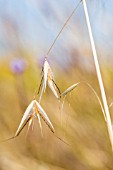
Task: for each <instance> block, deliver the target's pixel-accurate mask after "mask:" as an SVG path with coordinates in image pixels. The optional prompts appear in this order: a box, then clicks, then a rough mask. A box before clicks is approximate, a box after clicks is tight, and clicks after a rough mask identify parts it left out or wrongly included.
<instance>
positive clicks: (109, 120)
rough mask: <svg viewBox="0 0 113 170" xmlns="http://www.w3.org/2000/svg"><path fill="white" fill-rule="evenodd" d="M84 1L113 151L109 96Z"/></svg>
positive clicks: (84, 5) (84, 0) (84, 1)
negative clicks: (106, 91) (107, 95)
mask: <svg viewBox="0 0 113 170" xmlns="http://www.w3.org/2000/svg"><path fill="white" fill-rule="evenodd" d="M82 2H83V7H84V13H85V17H86V23H87V27H88V32H89V37H90V42H91V47H92V53H93V57H94V63H95V67H96V72H97V77H98V82H99V86H100V91H101V96H102V101H103V106H104V109H105V114H106V123H107V128H108V133H109V138H110V142H111V146H112V151H113V130H112V124H111V118H110V112H109V108H108V104H107V98H106V94H105V89H104V84H103V80H102V76H101V71H100V66H99V62H98V57H97V52H96V47H95V42H94V38H93V34H92V29H91V25H90V20H89V15H88V10H87V5H86V0H82Z"/></svg>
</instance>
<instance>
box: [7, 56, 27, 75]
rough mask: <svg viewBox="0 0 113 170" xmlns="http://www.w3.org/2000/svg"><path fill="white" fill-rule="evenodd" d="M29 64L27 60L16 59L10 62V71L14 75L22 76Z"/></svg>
mask: <svg viewBox="0 0 113 170" xmlns="http://www.w3.org/2000/svg"><path fill="white" fill-rule="evenodd" d="M27 66H28V64H27V61H26V60H25V59H22V58H16V59H13V60H12V61H11V62H10V69H11V71H12V72H13V73H14V74H21V73H23V72H24V71H25V69H26V68H27Z"/></svg>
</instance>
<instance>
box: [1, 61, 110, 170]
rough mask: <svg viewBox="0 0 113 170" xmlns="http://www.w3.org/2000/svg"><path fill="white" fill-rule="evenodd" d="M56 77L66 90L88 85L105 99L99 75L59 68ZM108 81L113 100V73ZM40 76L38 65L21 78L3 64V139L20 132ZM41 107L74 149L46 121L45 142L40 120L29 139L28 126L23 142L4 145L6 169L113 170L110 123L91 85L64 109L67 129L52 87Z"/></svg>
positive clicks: (75, 93) (107, 72)
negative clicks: (19, 126) (54, 132)
mask: <svg viewBox="0 0 113 170" xmlns="http://www.w3.org/2000/svg"><path fill="white" fill-rule="evenodd" d="M52 67H54V66H52ZM55 76H56V79H55V80H56V83H57V85H58V86H59V87H60V89H61V91H64V90H65V89H66V88H67V87H68V86H70V85H72V84H74V83H76V82H79V81H87V82H88V83H90V84H91V85H92V86H93V87H94V88H95V90H96V91H97V92H98V94H99V95H100V93H99V89H98V82H97V79H96V75H95V74H94V73H93V72H89V71H88V72H87V71H86V70H83V69H80V68H78V69H77V68H76V69H74V68H71V69H69V70H68V71H67V72H63V71H61V70H57V69H56V70H55ZM103 77H104V81H105V85H106V91H107V94H108V101H109V102H110V101H112V99H113V95H112V92H113V90H112V83H113V82H112V77H113V71H112V70H110V69H109V70H108V69H106V68H103ZM40 78H41V77H40V69H38V66H36V65H34V64H33V63H31V64H29V67H28V69H27V70H26V71H25V72H24V73H23V74H20V75H15V74H13V73H11V71H10V68H9V61H4V62H1V64H0V140H3V139H5V138H8V137H11V136H13V135H14V134H15V132H16V129H17V127H18V125H19V123H20V120H21V118H22V115H23V113H24V111H25V109H26V107H27V105H28V104H29V103H30V102H31V100H32V99H33V97H34V90H35V88H36V85H37V84H38V85H39V82H40ZM37 88H38V86H37ZM41 105H42V107H43V108H44V110H45V111H46V113H47V114H48V116H49V118H50V120H51V121H52V123H53V125H54V127H55V129H56V134H57V135H58V136H59V137H61V138H62V139H64V140H65V141H66V142H67V143H68V144H69V146H67V145H65V144H64V143H62V142H61V141H60V140H58V139H57V138H56V137H55V136H54V135H53V134H52V133H51V131H50V130H49V128H48V127H47V126H46V124H45V123H44V122H43V121H42V125H43V133H44V138H41V134H40V129H39V125H38V121H37V120H36V121H35V124H34V129H33V131H32V130H31V129H30V131H29V134H28V136H27V138H26V131H27V128H25V129H24V130H23V131H22V133H21V134H20V136H19V137H18V138H16V139H14V140H12V141H8V142H6V143H0V169H3V170H7V169H11V170H13V169H14V170H15V169H17V170H21V169H22V170H25V169H26V170H29V169H33V170H35V169H39V170H42V169H43V170H50V169H53V170H64V169H69V170H75V169H77V170H82V169H83V170H85V169H87V170H88V169H89V170H93V169H94V170H97V169H99V170H101V169H102V170H104V169H105V170H107V169H112V167H113V161H112V152H111V146H110V142H109V137H108V133H107V128H106V124H105V121H104V118H103V114H102V112H101V109H100V106H99V103H98V101H97V99H96V97H95V95H94V94H93V92H92V91H91V90H90V89H89V88H88V86H87V85H85V84H84V83H83V84H80V85H79V87H77V88H76V89H75V90H74V91H73V92H72V93H71V95H70V94H69V95H67V97H66V100H65V103H64V108H63V110H62V117H63V124H62V125H61V115H60V110H59V102H58V101H57V99H56V98H55V97H54V95H53V94H52V92H51V91H50V90H49V89H47V91H46V93H45V94H44V95H43V100H42V103H41ZM112 111H113V109H112V108H111V112H112ZM112 117H113V116H112Z"/></svg>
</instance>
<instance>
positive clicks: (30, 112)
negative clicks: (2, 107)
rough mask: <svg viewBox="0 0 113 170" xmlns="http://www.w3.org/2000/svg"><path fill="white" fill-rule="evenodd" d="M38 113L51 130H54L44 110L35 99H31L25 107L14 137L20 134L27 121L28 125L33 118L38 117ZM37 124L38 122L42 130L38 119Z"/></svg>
mask: <svg viewBox="0 0 113 170" xmlns="http://www.w3.org/2000/svg"><path fill="white" fill-rule="evenodd" d="M39 115H40V116H41V117H42V118H43V120H44V121H45V122H46V124H47V125H48V127H49V128H50V129H51V131H52V132H55V130H54V127H53V125H52V123H51V121H50V120H49V118H48V116H47V114H46V112H45V111H44V110H43V109H42V107H41V106H40V104H39V103H38V102H37V101H36V100H33V101H32V102H31V103H30V104H29V106H28V107H27V109H26V111H25V113H24V115H23V117H22V120H21V122H20V125H19V127H18V129H17V131H16V133H15V137H16V136H18V135H19V134H20V132H21V131H22V129H23V128H24V127H25V125H26V124H27V123H28V122H29V126H30V125H31V123H32V119H33V118H35V117H38V119H39ZM39 124H40V128H41V131H42V127H41V122H40V119H39Z"/></svg>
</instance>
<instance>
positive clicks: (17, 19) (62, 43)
mask: <svg viewBox="0 0 113 170" xmlns="http://www.w3.org/2000/svg"><path fill="white" fill-rule="evenodd" d="M78 2H79V0H70V1H69V0H57V1H56V0H18V1H16V0H10V1H9V0H5V1H4V0H0V30H1V31H0V56H4V55H7V53H11V52H12V51H13V50H14V49H15V48H17V46H20V47H22V48H25V49H28V50H30V52H31V53H32V54H33V56H36V57H38V56H43V55H44V54H45V53H46V52H47V50H48V49H49V47H50V45H51V44H52V42H53V40H54V38H55V36H56V35H57V34H58V32H59V30H60V29H61V27H62V25H63V23H64V22H65V20H66V19H67V17H68V16H69V15H70V13H71V12H72V10H73V9H74V8H75V6H76V5H77V3H78ZM87 4H88V10H89V15H90V19H91V25H92V30H93V34H94V38H95V42H96V46H97V48H98V50H99V51H100V54H101V55H102V57H103V55H104V57H106V56H107V57H109V58H110V56H111V53H112V44H113V20H112V18H113V12H112V11H113V2H112V0H107V1H105V0H87ZM81 47H82V48H81ZM89 48H90V43H89V37H88V32H87V27H86V22H85V17H84V12H83V7H82V4H80V6H79V8H78V9H77V11H76V12H75V14H74V15H73V17H72V18H71V20H70V21H69V23H68V24H67V26H66V28H65V29H64V31H63V33H62V35H61V36H60V37H59V39H58V41H57V42H56V44H55V46H54V47H53V49H52V52H51V54H50V55H54V56H55V58H56V60H57V61H59V60H61V56H62V60H65V62H66V61H67V62H68V60H70V55H71V52H72V51H74V50H75V51H76V53H79V55H81V56H82V55H85V56H87V55H89ZM87 51H88V52H87ZM58 56H59V57H58Z"/></svg>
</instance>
